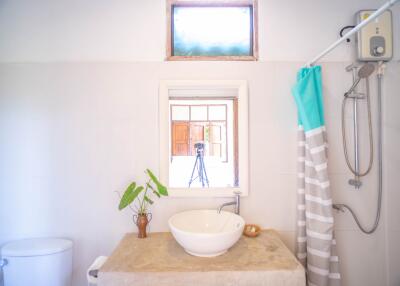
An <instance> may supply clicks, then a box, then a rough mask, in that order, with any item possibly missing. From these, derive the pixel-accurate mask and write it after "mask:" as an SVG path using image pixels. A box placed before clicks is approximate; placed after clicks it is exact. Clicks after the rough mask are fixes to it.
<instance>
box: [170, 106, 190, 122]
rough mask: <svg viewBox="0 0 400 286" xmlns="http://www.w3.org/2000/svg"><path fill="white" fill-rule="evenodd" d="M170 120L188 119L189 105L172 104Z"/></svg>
mask: <svg viewBox="0 0 400 286" xmlns="http://www.w3.org/2000/svg"><path fill="white" fill-rule="evenodd" d="M171 112H172V120H182V121H188V120H189V106H179V105H178V106H177V105H175V106H172V111H171Z"/></svg>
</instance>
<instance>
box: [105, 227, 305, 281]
mask: <svg viewBox="0 0 400 286" xmlns="http://www.w3.org/2000/svg"><path fill="white" fill-rule="evenodd" d="M98 285H99V286H154V285H158V286H187V285H193V286H225V285H226V286H228V285H229V286H233V285H234V286H305V272H304V268H303V267H302V265H301V264H300V263H299V262H298V261H297V260H296V258H295V257H294V256H293V254H292V253H291V252H290V251H289V249H287V247H286V246H285V245H284V244H283V242H282V241H281V240H280V238H279V235H278V233H277V232H276V231H274V230H264V231H262V232H261V234H260V235H259V236H258V237H256V238H248V237H244V236H242V237H241V238H240V240H239V241H238V242H237V243H236V244H235V245H234V246H233V247H232V248H230V249H229V250H228V251H227V252H226V253H224V254H222V255H219V256H216V257H195V256H192V255H190V254H188V253H186V252H185V251H184V249H183V248H182V247H181V246H179V245H178V243H177V242H176V241H175V240H174V238H173V237H172V235H171V233H151V234H150V235H149V236H148V238H146V239H138V238H137V237H136V235H135V234H127V235H125V237H124V238H123V239H122V241H121V242H120V243H119V245H118V247H117V248H116V249H115V250H114V252H113V253H112V255H111V256H110V257H109V259H108V260H107V262H106V263H105V264H104V265H103V267H102V268H101V269H100V272H99V281H98Z"/></svg>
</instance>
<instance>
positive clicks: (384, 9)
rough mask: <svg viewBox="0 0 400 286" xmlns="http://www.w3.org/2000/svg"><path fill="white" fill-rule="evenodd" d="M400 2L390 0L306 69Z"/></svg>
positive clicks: (313, 60)
mask: <svg viewBox="0 0 400 286" xmlns="http://www.w3.org/2000/svg"><path fill="white" fill-rule="evenodd" d="M399 1H400V0H390V1H388V2H386V3H385V4H384V5H382V7H380V8H379V9H378V10H376V11H375V12H374V13H372V14H371V15H370V16H369V17H368V18H367V19H365V20H363V21H362V22H361V23H360V24H358V25H357V26H355V27H354V28H353V29H351V30H350V31H348V32H347V33H346V34H344V35H343V37H341V38H340V39H339V40H337V41H336V42H334V43H333V44H332V45H330V46H329V47H328V48H327V49H326V50H324V51H323V52H322V53H320V54H319V55H317V56H316V57H315V58H313V59H312V60H311V61H309V62H308V63H307V64H306V67H311V66H313V65H314V64H315V63H316V62H318V61H319V60H320V59H321V58H323V57H324V56H325V55H327V54H328V53H330V52H331V51H332V50H334V49H335V48H336V47H337V46H339V45H340V44H341V43H343V42H344V41H346V39H347V38H349V37H350V36H352V35H354V34H355V33H357V32H358V31H359V30H361V29H362V28H363V27H364V26H366V25H367V24H368V23H369V22H371V21H373V20H374V19H375V18H377V17H378V16H379V15H381V14H382V13H383V12H385V11H386V10H388V9H389V8H390V7H392V6H393V5H395V4H396V3H399Z"/></svg>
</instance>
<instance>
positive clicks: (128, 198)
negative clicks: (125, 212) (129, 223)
mask: <svg viewBox="0 0 400 286" xmlns="http://www.w3.org/2000/svg"><path fill="white" fill-rule="evenodd" d="M135 187H136V183H135V182H132V183H131V184H130V185H129V186H128V188H126V191H125V193H124V195H123V196H122V198H121V201H120V202H119V206H118V209H119V210H122V209H124V208H126V207H127V206H128V205H130V204H131V203H132V202H133V201H134V200H135V199H136V198H137V196H138V195H139V194H140V192H141V191H143V187H142V186H139V187H137V188H136V189H135Z"/></svg>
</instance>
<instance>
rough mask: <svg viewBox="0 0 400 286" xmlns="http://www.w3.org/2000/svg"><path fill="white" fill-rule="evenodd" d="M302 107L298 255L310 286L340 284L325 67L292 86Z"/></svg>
mask: <svg viewBox="0 0 400 286" xmlns="http://www.w3.org/2000/svg"><path fill="white" fill-rule="evenodd" d="M292 94H293V97H294V99H295V101H296V105H297V110H298V183H297V186H298V188H297V229H296V233H297V235H296V236H297V243H296V256H297V258H298V259H299V260H300V262H301V263H302V264H303V265H304V267H305V268H306V270H307V285H308V286H336V285H340V278H341V277H340V273H339V258H338V256H337V254H336V240H335V238H334V233H333V213H332V197H331V191H330V182H329V178H328V161H327V148H328V145H327V141H326V129H325V121H324V108H323V98H322V79H321V67H320V66H314V67H309V68H302V69H301V70H300V71H299V72H298V75H297V83H296V84H295V86H294V87H293V89H292Z"/></svg>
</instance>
